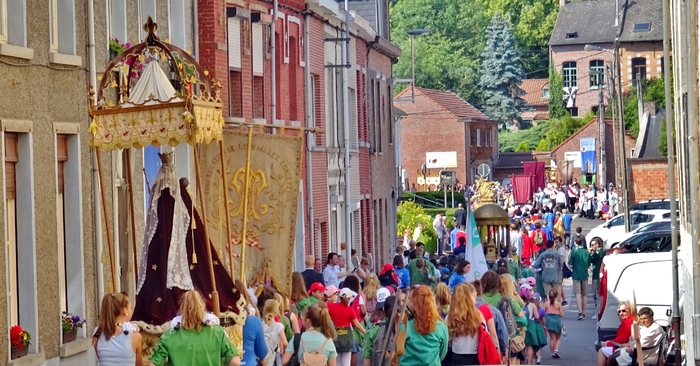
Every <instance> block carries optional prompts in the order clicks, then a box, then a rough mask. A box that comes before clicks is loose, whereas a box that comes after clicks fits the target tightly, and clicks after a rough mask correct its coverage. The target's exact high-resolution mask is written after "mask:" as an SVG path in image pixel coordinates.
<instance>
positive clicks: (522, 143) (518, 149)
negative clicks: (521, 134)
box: [515, 141, 530, 152]
mask: <svg viewBox="0 0 700 366" xmlns="http://www.w3.org/2000/svg"><path fill="white" fill-rule="evenodd" d="M521 151H530V146H528V145H527V142H525V141H520V144H518V147H516V148H515V152H521Z"/></svg>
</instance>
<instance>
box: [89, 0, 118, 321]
mask: <svg viewBox="0 0 700 366" xmlns="http://www.w3.org/2000/svg"><path fill="white" fill-rule="evenodd" d="M87 18H88V62H89V70H88V73H89V77H90V86H91V87H92V88H93V90H94V91H96V89H97V69H96V67H97V66H96V64H97V62H96V61H95V2H94V0H88V2H87ZM95 98H97V97H96V96H95ZM93 102H97V100H96V99H95V100H94V101H93ZM99 158H100V157H99V156H97V154H95V150H94V149H93V153H92V186H93V189H92V203H93V205H92V209H93V212H92V217H93V220H94V221H95V233H94V235H95V248H96V249H97V252H96V254H97V255H96V259H97V263H96V268H97V298H98V299H97V301H98V303H97V304H98V305H99V301H102V297H103V296H104V293H105V289H104V265H103V264H102V254H103V253H102V250H103V248H102V218H101V215H102V214H101V207H100V200H99V199H98V197H99V196H100V192H99V188H98V187H99V186H100V176H99V174H98V172H97V159H99ZM115 290H116V289H115ZM97 309H99V306H98V307H97ZM98 311H99V310H98Z"/></svg>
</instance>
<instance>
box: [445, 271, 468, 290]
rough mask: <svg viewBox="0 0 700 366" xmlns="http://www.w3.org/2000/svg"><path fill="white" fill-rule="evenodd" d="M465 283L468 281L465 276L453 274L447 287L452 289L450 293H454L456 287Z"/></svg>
mask: <svg viewBox="0 0 700 366" xmlns="http://www.w3.org/2000/svg"><path fill="white" fill-rule="evenodd" d="M463 282H467V279H466V278H465V277H464V275H462V274H459V273H457V272H454V273H452V276H450V280H449V281H448V282H447V286H449V287H450V293H453V292H454V290H455V286H457V285H459V284H460V283H463Z"/></svg>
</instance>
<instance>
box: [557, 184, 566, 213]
mask: <svg viewBox="0 0 700 366" xmlns="http://www.w3.org/2000/svg"><path fill="white" fill-rule="evenodd" d="M556 197H557V198H556V200H557V206H558V207H559V209H560V210H563V209H565V208H566V193H564V190H563V189H560V190H557V196H556Z"/></svg>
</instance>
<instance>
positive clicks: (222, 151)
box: [219, 140, 236, 281]
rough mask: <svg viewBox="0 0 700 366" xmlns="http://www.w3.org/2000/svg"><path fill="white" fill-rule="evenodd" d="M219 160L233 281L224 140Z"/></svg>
mask: <svg viewBox="0 0 700 366" xmlns="http://www.w3.org/2000/svg"><path fill="white" fill-rule="evenodd" d="M219 160H221V190H222V191H223V192H224V214H225V215H226V249H227V250H228V266H229V273H231V279H232V280H234V281H235V278H236V275H235V274H234V273H233V246H232V245H231V238H232V236H231V216H230V214H229V211H228V189H227V188H226V187H227V186H226V162H225V161H224V141H223V140H221V141H219Z"/></svg>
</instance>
